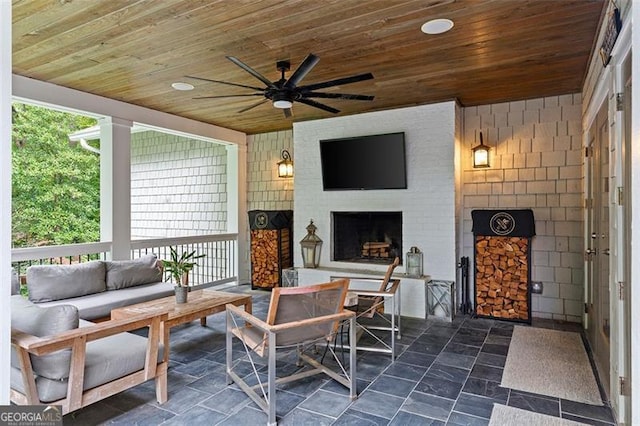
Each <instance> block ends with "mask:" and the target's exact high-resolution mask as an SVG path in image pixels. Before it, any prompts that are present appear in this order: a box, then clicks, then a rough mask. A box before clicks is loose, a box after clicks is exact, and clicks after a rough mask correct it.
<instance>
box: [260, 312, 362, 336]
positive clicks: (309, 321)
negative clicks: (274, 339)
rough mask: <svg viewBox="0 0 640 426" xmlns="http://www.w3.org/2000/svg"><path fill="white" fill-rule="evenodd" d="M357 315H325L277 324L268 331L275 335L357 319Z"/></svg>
mask: <svg viewBox="0 0 640 426" xmlns="http://www.w3.org/2000/svg"><path fill="white" fill-rule="evenodd" d="M355 315H356V313H355V312H353V311H348V310H345V311H343V312H341V313H339V314H331V315H323V316H321V317H315V318H308V319H305V320H301V321H293V322H287V323H284V324H276V325H270V326H269V325H268V330H269V331H272V332H274V333H278V332H279V331H285V330H290V329H292V328H297V327H308V326H310V325H315V324H322V323H324V322H334V321H342V320H346V319H349V318H351V317H355Z"/></svg>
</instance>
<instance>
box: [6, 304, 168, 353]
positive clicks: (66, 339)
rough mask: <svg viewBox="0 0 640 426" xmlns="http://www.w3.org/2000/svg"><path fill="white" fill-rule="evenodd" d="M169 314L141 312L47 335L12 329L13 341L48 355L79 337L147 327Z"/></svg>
mask: <svg viewBox="0 0 640 426" xmlns="http://www.w3.org/2000/svg"><path fill="white" fill-rule="evenodd" d="M168 316H169V314H167V313H166V312H165V313H148V314H141V315H136V316H132V317H130V318H127V319H120V320H110V321H105V322H101V323H97V324H94V325H91V326H88V327H79V328H76V329H73V330H68V331H65V332H62V333H59V334H56V335H53V336H46V337H36V336H31V335H29V334H26V333H23V332H21V331H19V330H15V329H11V343H12V344H15V345H17V346H19V347H21V348H23V349H25V350H26V351H28V352H29V353H32V354H34V355H46V354H48V353H51V352H55V351H59V350H61V349H66V348H71V347H72V346H73V344H74V341H75V340H76V339H78V338H83V339H84V340H86V341H87V342H90V341H92V340H98V339H101V338H103V337H107V336H112V335H114V334H118V333H122V332H126V331H132V330H137V329H139V328H143V327H147V326H149V325H151V323H152V322H153V320H154V319H155V318H157V317H159V318H160V321H161V322H162V321H166V320H167V319H168Z"/></svg>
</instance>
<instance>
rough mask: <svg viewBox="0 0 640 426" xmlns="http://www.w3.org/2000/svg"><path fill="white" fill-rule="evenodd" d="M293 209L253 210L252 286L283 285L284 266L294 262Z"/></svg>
mask: <svg viewBox="0 0 640 426" xmlns="http://www.w3.org/2000/svg"><path fill="white" fill-rule="evenodd" d="M292 220H293V212H292V211H291V210H281V211H279V210H252V211H250V212H249V225H250V226H251V244H250V248H251V252H250V253H251V254H250V257H251V287H252V288H253V289H256V288H263V289H270V288H273V287H280V286H281V285H282V270H283V269H285V268H290V267H292V266H293V245H292V232H293V231H292V229H291V224H292Z"/></svg>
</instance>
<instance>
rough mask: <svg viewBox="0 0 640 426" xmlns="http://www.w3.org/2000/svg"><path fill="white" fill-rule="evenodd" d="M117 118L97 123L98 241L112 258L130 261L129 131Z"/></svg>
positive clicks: (126, 123) (129, 127)
mask: <svg viewBox="0 0 640 426" xmlns="http://www.w3.org/2000/svg"><path fill="white" fill-rule="evenodd" d="M132 125H133V123H132V122H131V121H129V120H123V119H120V118H115V117H112V118H105V119H103V120H100V241H111V242H112V244H111V258H112V259H113V260H127V259H130V258H131V127H132Z"/></svg>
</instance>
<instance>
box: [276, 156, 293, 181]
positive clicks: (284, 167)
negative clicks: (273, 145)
mask: <svg viewBox="0 0 640 426" xmlns="http://www.w3.org/2000/svg"><path fill="white" fill-rule="evenodd" d="M278 177H281V178H291V177H293V161H291V154H289V151H287V150H286V149H283V150H282V161H278Z"/></svg>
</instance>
